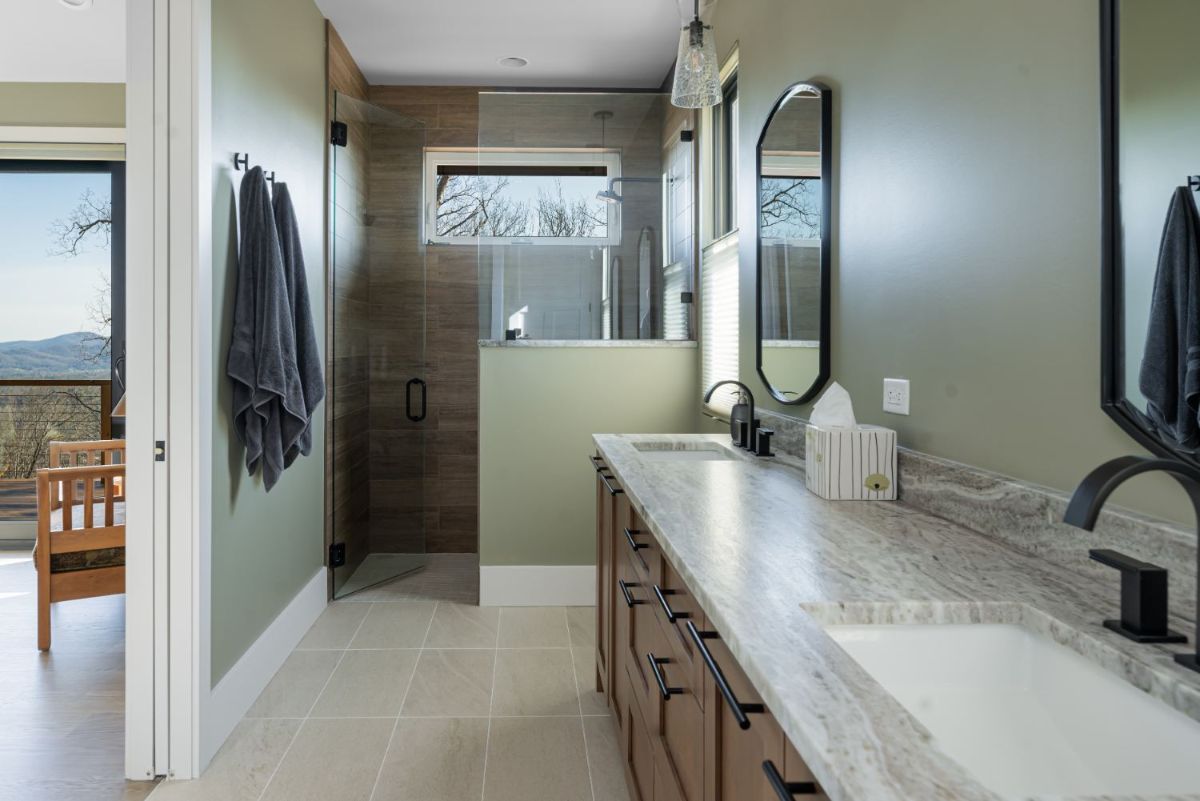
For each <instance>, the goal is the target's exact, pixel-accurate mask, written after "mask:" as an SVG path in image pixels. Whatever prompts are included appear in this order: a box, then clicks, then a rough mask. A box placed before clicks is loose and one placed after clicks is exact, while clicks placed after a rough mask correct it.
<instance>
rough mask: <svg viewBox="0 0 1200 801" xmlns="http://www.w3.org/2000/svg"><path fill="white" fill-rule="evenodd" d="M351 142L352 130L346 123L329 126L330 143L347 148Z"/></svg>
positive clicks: (335, 123) (335, 122)
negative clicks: (347, 143) (347, 144)
mask: <svg viewBox="0 0 1200 801" xmlns="http://www.w3.org/2000/svg"><path fill="white" fill-rule="evenodd" d="M349 140H350V128H349V127H347V125H346V123H344V122H337V121H334V122H332V123H330V125H329V141H330V142H331V143H333V144H335V145H337V146H338V147H345V146H346V142H348V141H349Z"/></svg>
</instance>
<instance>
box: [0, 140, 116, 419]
mask: <svg viewBox="0 0 1200 801" xmlns="http://www.w3.org/2000/svg"><path fill="white" fill-rule="evenodd" d="M22 172H24V173H74V174H93V175H101V174H104V173H107V174H108V175H109V186H110V189H111V192H112V198H111V202H112V229H111V231H110V232H109V240H108V249H109V294H110V297H109V315H110V317H111V318H112V319H111V323H110V325H111V328H110V332H109V333H110V335H111V337H112V344H111V346H110V350H109V354H108V360H109V377H110V378H111V379H112V382H113V386H114V387H115V388H116V391H114V392H113V393H112V403H113V407H114V408H116V404H117V403H118V402H119V401H120V399H121V396H122V395H124V394H125V328H126V326H125V267H126V264H125V161H124V160H123V159H115V158H114V159H58V158H5V157H2V156H0V173H22Z"/></svg>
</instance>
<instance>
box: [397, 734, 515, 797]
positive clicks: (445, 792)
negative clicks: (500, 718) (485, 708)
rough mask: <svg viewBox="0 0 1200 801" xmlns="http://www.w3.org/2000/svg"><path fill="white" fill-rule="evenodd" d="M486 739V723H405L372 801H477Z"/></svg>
mask: <svg viewBox="0 0 1200 801" xmlns="http://www.w3.org/2000/svg"><path fill="white" fill-rule="evenodd" d="M487 739H488V722H487V720H486V719H485V718H437V719H432V718H421V719H413V718H401V719H400V722H399V724H398V725H397V727H396V734H395V736H394V737H393V739H392V747H391V748H390V749H389V750H388V754H387V757H386V758H385V759H384V762H383V772H382V773H381V774H380V776H379V786H378V787H377V788H376V791H375V799H374V801H464V800H473V799H477V798H479V797H480V793H481V790H482V787H483V755H484V749H485V746H486V744H487ZM527 801H533V799H527Z"/></svg>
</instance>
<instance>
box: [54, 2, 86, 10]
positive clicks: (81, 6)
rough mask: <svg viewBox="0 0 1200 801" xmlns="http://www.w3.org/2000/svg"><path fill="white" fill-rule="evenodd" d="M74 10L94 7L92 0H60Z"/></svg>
mask: <svg viewBox="0 0 1200 801" xmlns="http://www.w3.org/2000/svg"><path fill="white" fill-rule="evenodd" d="M58 2H59V3H61V4H62V5H64V6H66V7H67V8H69V9H71V10H72V11H85V10H87V9H89V8H91V7H92V0H58Z"/></svg>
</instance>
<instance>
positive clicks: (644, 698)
mask: <svg viewBox="0 0 1200 801" xmlns="http://www.w3.org/2000/svg"><path fill="white" fill-rule="evenodd" d="M639 578H640V577H639ZM631 592H632V593H633V594H635V595H634V597H635V601H634V606H633V615H632V616H631V617H630V627H631V631H630V647H629V650H628V652H626V653H625V655H624V661H625V668H626V670H627V671H628V672H629V684H630V687H631V689H632V691H633V693H634V694H636V695H637V696H638V703H639V704H641V707H642V712H643V713H644V714H645V716H646V723H648V724H649V725H650V728H651V730H652V731H657V730H658V724H659V718H658V712H659V707H660V702H659V699H660V698H661V697H662V695H661V693H660V690H659V685H658V680H657V678H656V677H655V675H654V671H653V670H651V668H650V659H649V655H650V654H654V655H655V656H656V657H659V658H666V657H661V656H660V655H662V654H668V653H669V650H670V649H669V646H668V645H667V643H666V640H665V639H664V638H663V632H662V628H661V627H660V626H659V624H658V620H657V618H656V617H655V614H654V602H653V601H652V600H651V598H652V597H653V596H652V595H651V594H650V592H649V591H648V589H647V587H646V585H645V584H644V583H643V582H641V581H639V582H638V586H637V587H635V588H633V589H632V590H631Z"/></svg>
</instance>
